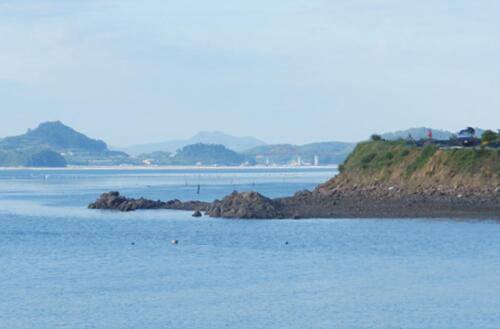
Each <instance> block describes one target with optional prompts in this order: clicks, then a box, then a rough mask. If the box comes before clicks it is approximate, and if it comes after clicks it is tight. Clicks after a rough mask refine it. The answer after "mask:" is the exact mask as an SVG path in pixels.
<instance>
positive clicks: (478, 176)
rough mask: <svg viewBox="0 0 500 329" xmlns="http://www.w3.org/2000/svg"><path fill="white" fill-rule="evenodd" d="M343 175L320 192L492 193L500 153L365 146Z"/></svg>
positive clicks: (499, 175)
mask: <svg viewBox="0 0 500 329" xmlns="http://www.w3.org/2000/svg"><path fill="white" fill-rule="evenodd" d="M340 169H341V174H339V175H338V176H337V177H335V178H333V179H331V180H330V181H328V182H326V183H324V184H322V185H320V186H318V188H317V190H316V191H318V192H323V193H325V192H328V191H331V190H339V191H351V190H353V189H355V190H368V191H369V190H371V191H374V192H376V191H377V190H379V189H382V188H384V189H385V188H387V189H391V190H392V189H396V190H399V191H400V192H408V193H416V192H429V191H430V192H436V191H437V192H440V193H445V194H456V193H472V192H474V193H488V192H493V193H496V192H498V189H499V188H500V150H494V149H439V148H437V147H435V146H432V145H429V146H425V147H413V146H408V145H406V144H405V143H404V142H382V141H380V142H366V143H361V144H359V145H358V146H357V147H356V149H355V150H354V151H353V152H352V153H351V155H350V156H349V157H348V158H347V160H346V162H345V163H344V164H343V165H342V166H341V168H340Z"/></svg>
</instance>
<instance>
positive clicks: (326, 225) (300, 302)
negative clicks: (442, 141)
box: [0, 168, 500, 329]
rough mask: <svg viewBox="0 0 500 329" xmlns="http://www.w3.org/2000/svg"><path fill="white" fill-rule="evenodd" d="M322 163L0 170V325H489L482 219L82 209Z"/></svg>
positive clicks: (491, 290) (245, 182) (494, 274)
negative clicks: (98, 201)
mask: <svg viewBox="0 0 500 329" xmlns="http://www.w3.org/2000/svg"><path fill="white" fill-rule="evenodd" d="M335 173H336V172H335V170H334V169H328V168H327V169H325V168H318V169H279V170H278V169H270V170H266V169H238V170H224V169H218V170H201V169H199V170H173V169H170V170H55V171H52V170H47V171H40V170H34V171H30V170H14V171H11V170H9V171H0V328H6V329H15V328H22V329H28V328H29V329H32V328H47V329H57V328H71V329H75V328H99V329H100V328H103V329H109V328H134V329H135V328H172V329H180V328H186V329H197V328H199V329H211V328H216V329H217V328H231V329H233V328H252V329H253V328H266V329H267V328H287V329H288V328H300V329H304V328H328V329H332V328H333V329H336V328H339V329H347V328H349V329H351V328H352V329H363V328H380V329H392V328H394V329H396V328H398V329H399V328H404V329H411V328H419V329H420V328H421V329H429V328H436V329H446V328H464V329H472V328H479V329H488V328H491V329H498V328H500V225H499V223H497V222H494V221H476V220H474V219H471V220H469V221H456V220H426V219H418V220H417V219H414V220H407V219H405V220H380V219H363V220H347V219H346V220H342V219H336V220H299V221H297V220H296V221H293V220H283V221H277V220H275V221H250V220H246V221H245V220H223V219H210V218H207V217H203V218H199V219H194V218H192V217H191V213H190V212H175V211H168V210H156V211H141V212H135V213H115V212H108V211H92V210H87V209H86V206H87V204H88V203H89V202H91V201H93V200H94V199H95V198H96V197H97V196H98V195H99V194H100V193H101V192H104V191H109V190H119V191H121V192H123V193H124V194H126V195H128V196H134V197H139V196H144V197H148V198H152V199H162V200H166V199H171V198H179V199H182V200H189V199H202V200H213V199H215V198H221V197H222V196H224V195H225V194H227V193H229V192H231V191H233V190H239V191H243V190H257V191H259V192H262V193H264V194H265V195H268V196H272V197H275V196H283V195H289V194H292V193H293V192H295V191H297V190H300V189H304V188H309V189H311V188H313V187H314V186H315V185H316V184H318V183H320V182H322V181H325V180H326V179H327V178H329V177H331V176H333V175H335ZM198 184H199V185H200V186H201V193H200V194H199V195H197V194H196V190H197V188H196V186H197V185H198ZM173 239H176V240H178V241H179V243H178V244H177V245H172V244H171V242H170V241H171V240H173Z"/></svg>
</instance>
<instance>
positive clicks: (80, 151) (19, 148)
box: [0, 121, 133, 167]
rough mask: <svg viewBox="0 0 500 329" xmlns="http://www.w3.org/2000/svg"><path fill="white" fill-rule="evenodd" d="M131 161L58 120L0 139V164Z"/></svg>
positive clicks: (105, 163)
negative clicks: (21, 133)
mask: <svg viewBox="0 0 500 329" xmlns="http://www.w3.org/2000/svg"><path fill="white" fill-rule="evenodd" d="M122 163H133V161H131V159H130V156H129V155H128V154H126V153H123V152H118V151H110V150H109V149H108V147H107V145H106V143H105V142H103V141H101V140H97V139H91V138H88V137H87V136H85V135H83V134H81V133H79V132H77V131H75V130H74V129H72V128H70V127H68V126H66V125H64V124H63V123H62V122H60V121H55V122H45V123H42V124H40V125H39V126H38V127H37V128H35V129H29V130H28V131H27V132H26V133H25V134H23V135H19V136H13V137H5V138H4V139H2V140H0V166H5V167H7V166H26V167H65V166H67V165H86V166H89V165H119V164H122Z"/></svg>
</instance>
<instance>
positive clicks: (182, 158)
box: [138, 143, 247, 166]
mask: <svg viewBox="0 0 500 329" xmlns="http://www.w3.org/2000/svg"><path fill="white" fill-rule="evenodd" d="M138 158H139V159H140V160H141V161H143V162H145V163H149V164H154V165H178V166H185V165H205V166H212V165H221V166H239V165H241V164H243V163H245V162H247V159H246V157H245V156H243V155H242V154H239V153H237V152H235V151H233V150H230V149H228V148H227V147H225V146H224V145H218V144H202V143H197V144H191V145H187V146H184V147H183V148H182V149H180V150H179V151H178V152H177V153H176V154H175V155H174V154H172V153H169V152H163V151H157V152H152V153H147V154H141V155H139V156H138Z"/></svg>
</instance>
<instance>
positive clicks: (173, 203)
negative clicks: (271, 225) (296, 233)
mask: <svg viewBox="0 0 500 329" xmlns="http://www.w3.org/2000/svg"><path fill="white" fill-rule="evenodd" d="M88 208H89V209H107V210H117V211H123V212H128V211H135V210H142V209H170V210H187V211H194V212H195V214H194V216H195V217H201V212H204V213H205V215H208V216H210V217H214V218H227V219H255V220H272V219H296V220H299V219H322V218H324V219H328V218H329V219H335V218H345V219H348V218H352V219H355V218H357V219H361V218H373V219H375V218H385V219H391V218H392V219H395V218H436V219H438V218H442V219H474V218H475V219H491V220H500V200H499V195H498V194H496V193H495V194H491V195H488V194H474V195H469V196H460V197H459V196H456V195H424V194H401V195H390V196H389V195H386V196H383V197H381V196H380V195H373V194H369V193H368V194H367V193H363V192H361V193H359V192H357V193H336V194H335V195H325V194H322V193H321V192H318V191H314V192H310V191H301V192H297V193H296V194H295V195H293V196H291V197H285V198H276V199H270V198H266V197H265V196H263V195H261V194H259V193H257V192H242V193H238V192H233V193H231V194H230V195H228V196H226V197H225V198H223V199H222V200H215V201H213V202H201V201H187V202H183V201H180V200H177V199H175V200H170V201H166V202H164V201H153V200H147V199H143V198H140V199H131V198H127V197H124V196H122V195H120V193H119V192H109V193H103V194H102V195H101V196H100V197H99V198H98V199H97V200H96V201H95V202H94V203H91V204H90V205H89V206H88Z"/></svg>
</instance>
